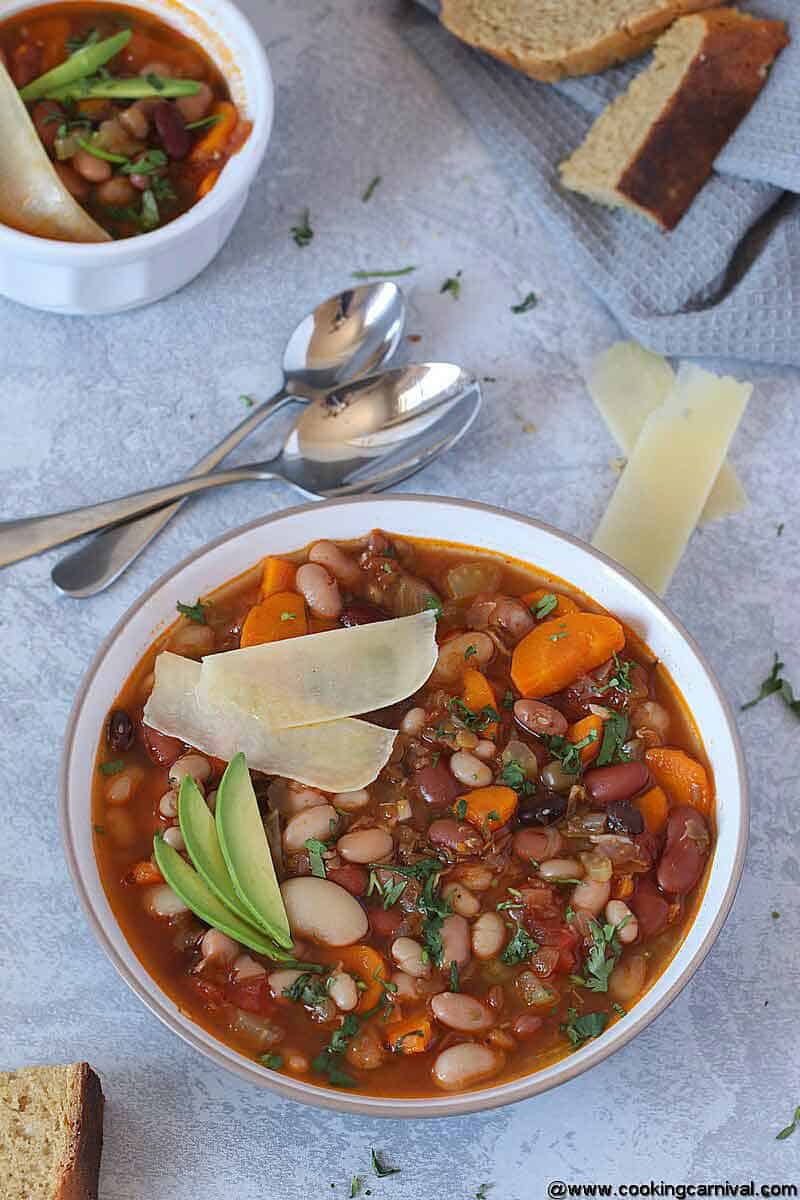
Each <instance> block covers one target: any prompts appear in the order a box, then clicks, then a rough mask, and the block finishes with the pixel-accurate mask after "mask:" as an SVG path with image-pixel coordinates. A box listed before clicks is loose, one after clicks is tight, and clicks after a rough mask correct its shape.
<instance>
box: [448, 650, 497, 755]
mask: <svg viewBox="0 0 800 1200" xmlns="http://www.w3.org/2000/svg"><path fill="white" fill-rule="evenodd" d="M462 694H463V697H464V703H465V704H466V706H467V708H471V709H472V711H473V712H474V713H480V712H481V711H482V710H483V709H484V708H493V709H495V710H496V709H497V697H496V696H495V694H494V688H493V687H492V685H491V684H490V683H489V680H488V679H487V678H486V676H485V675H484V674H483V673H482V672H481V671H479V670H478V669H477V668H476V667H467V669H466V670H465V672H464V691H463V693H462ZM456 716H458V714H457V713H456ZM481 733H484V734H485V735H486V737H488V738H493V737H495V736H496V734H497V722H496V721H492V722H490V724H488V725H487V726H486V727H485V728H484V729H482V730H481Z"/></svg>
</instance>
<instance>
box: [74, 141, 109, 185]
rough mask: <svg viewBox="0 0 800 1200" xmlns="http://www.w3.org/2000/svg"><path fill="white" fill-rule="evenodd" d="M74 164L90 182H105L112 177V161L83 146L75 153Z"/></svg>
mask: <svg viewBox="0 0 800 1200" xmlns="http://www.w3.org/2000/svg"><path fill="white" fill-rule="evenodd" d="M72 166H73V167H74V169H75V170H76V171H77V172H78V174H79V175H81V176H82V177H83V178H84V179H86V180H87V181H88V182H89V183H105V181H106V180H107V179H110V178H111V163H107V162H106V161H105V159H103V158H97V156H96V155H94V154H90V153H89V151H88V150H84V149H83V148H81V149H80V150H78V151H76V153H75V154H73V156H72Z"/></svg>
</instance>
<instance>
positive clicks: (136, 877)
mask: <svg viewBox="0 0 800 1200" xmlns="http://www.w3.org/2000/svg"><path fill="white" fill-rule="evenodd" d="M125 882H126V883H136V884H149V883H163V882H164V877H163V875H162V874H161V872H160V871H159V869H158V867H157V866H156V865H155V863H152V862H150V859H149V858H145V859H143V860H142V862H137V863H134V864H133V866H132V867H131V869H130V871H128V873H127V875H126V876H125Z"/></svg>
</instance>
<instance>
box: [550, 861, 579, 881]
mask: <svg viewBox="0 0 800 1200" xmlns="http://www.w3.org/2000/svg"><path fill="white" fill-rule="evenodd" d="M539 875H540V876H541V878H542V879H547V880H548V881H549V882H553V883H557V882H558V881H559V880H562V879H582V878H583V875H584V870H583V864H582V863H580V862H578V860H577V858H549V859H548V860H547V862H543V863H542V864H541V866H540V867H539Z"/></svg>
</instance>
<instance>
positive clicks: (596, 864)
mask: <svg viewBox="0 0 800 1200" xmlns="http://www.w3.org/2000/svg"><path fill="white" fill-rule="evenodd" d="M581 862H582V863H583V866H584V870H585V871H586V877H587V879H593V880H594V881H595V883H607V882H608V880H609V879H610V878H611V876H612V875H613V873H614V871H613V867H612V865H611V859H610V858H608V856H607V855H605V854H600V853H598V852H597V851H593V850H588V851H586V852H585V853H584V854H582V855H581Z"/></svg>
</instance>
